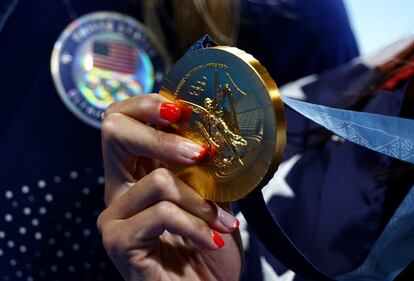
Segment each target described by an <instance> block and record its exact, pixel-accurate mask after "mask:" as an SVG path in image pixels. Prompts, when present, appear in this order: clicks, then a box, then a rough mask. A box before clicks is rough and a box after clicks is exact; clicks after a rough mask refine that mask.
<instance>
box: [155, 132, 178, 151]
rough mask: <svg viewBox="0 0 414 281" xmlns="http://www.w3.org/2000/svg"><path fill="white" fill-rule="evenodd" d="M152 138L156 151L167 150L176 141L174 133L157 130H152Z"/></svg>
mask: <svg viewBox="0 0 414 281" xmlns="http://www.w3.org/2000/svg"><path fill="white" fill-rule="evenodd" d="M154 139H155V142H154V149H155V150H156V151H166V150H167V151H168V150H170V147H172V146H174V144H175V143H176V138H175V136H174V135H172V134H167V133H165V132H162V131H159V130H154Z"/></svg>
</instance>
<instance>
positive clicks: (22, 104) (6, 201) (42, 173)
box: [0, 0, 357, 281]
mask: <svg viewBox="0 0 414 281" xmlns="http://www.w3.org/2000/svg"><path fill="white" fill-rule="evenodd" d="M15 2H16V3H17V5H16V6H15V8H14V11H13V12H12V13H11V14H10V16H9V17H8V19H7V21H6V22H5V24H4V26H3V29H2V30H1V32H0V66H1V69H0V82H1V83H0V85H1V87H0V93H1V97H2V105H3V106H2V110H1V111H0V159H1V160H2V161H1V167H0V179H1V182H0V206H1V209H0V280H20V279H21V280H28V281H30V280H42V281H43V280H76V279H78V280H121V277H120V275H119V274H118V273H117V270H116V269H115V268H114V266H113V265H112V263H111V262H110V261H109V259H108V258H107V256H106V254H105V252H104V250H103V249H102V247H101V242H100V236H99V234H98V232H97V230H96V227H95V220H96V217H97V215H98V213H99V212H100V211H101V210H102V209H103V207H104V206H103V202H102V195H103V178H102V173H103V171H102V162H101V161H102V160H101V147H100V132H99V130H96V129H94V128H91V127H89V126H88V125H86V124H84V123H83V122H82V121H80V120H79V119H78V118H77V117H75V116H74V115H73V114H72V113H71V112H70V111H69V110H68V109H67V108H66V107H65V105H64V104H63V103H62V101H61V100H60V98H59V96H58V94H57V93H56V90H55V87H54V85H53V83H52V78H51V75H50V66H49V63H50V55H51V52H52V48H53V44H54V43H55V41H56V39H57V38H58V36H59V35H60V33H61V32H62V31H63V29H64V28H65V27H66V26H67V25H68V24H69V23H70V22H71V21H72V17H71V15H72V14H73V12H74V13H75V14H76V15H77V16H81V15H83V14H86V13H89V12H94V11H97V10H112V11H118V12H121V13H124V14H129V15H131V16H134V17H136V18H138V19H140V17H141V15H140V8H139V5H138V1H136V2H135V1H112V0H99V1H98V0H90V1H80V0H76V1H55V0H53V1H52V0H50V1H41V2H38V1H30V0H20V1H15ZM64 2H67V3H70V4H71V5H72V7H71V9H69V10H68V7H65V5H64ZM339 3H340V4H338V6H339V7H342V4H341V2H339ZM255 5H258V4H257V3H256V2H253V1H246V2H242V10H243V13H247V14H249V13H250V8H252V7H254V6H255ZM260 5H262V6H260V7H261V8H260V9H262V7H265V6H263V4H260ZM301 5H304V7H303V9H306V8H307V6H306V4H305V2H303V3H302V4H301ZM342 8H343V7H342ZM342 8H341V9H342ZM341 9H340V10H341ZM271 11H272V13H274V14H273V16H272V17H273V18H277V17H278V16H280V14H279V10H278V9H276V8H274V7H272V9H271ZM341 11H342V10H341ZM262 12H263V14H266V15H269V13H270V12H269V11H267V10H266V9H262ZM332 12H333V13H336V12H337V10H336V9H333V10H332ZM342 13H343V12H340V14H342ZM317 16H318V14H317V13H315V16H314V17H315V18H317ZM326 20H328V19H326ZM283 21H285V20H283ZM256 22H257V24H256ZM336 23H338V22H336ZM343 23H345V24H347V23H346V22H340V24H343ZM250 24H251V25H252V27H251V28H250V27H248V26H249V25H250ZM279 24H281V22H279V21H277V19H276V21H275V25H279ZM285 24H287V25H289V24H292V22H291V21H290V20H289V21H288V20H286V22H285ZM293 25H294V26H296V25H297V24H296V23H294V22H293ZM269 26H270V25H269V22H265V21H264V22H262V21H259V18H257V17H256V14H255V15H247V16H246V14H243V18H242V29H241V32H240V37H241V38H240V46H239V47H241V48H245V47H246V49H247V51H249V52H251V53H253V55H255V56H256V57H258V58H260V59H261V60H262V62H263V63H265V65H266V66H267V67H268V68H269V70H271V72H272V74H273V75H275V77H277V76H278V75H280V77H281V78H283V79H280V80H278V81H279V82H282V81H284V82H287V81H289V80H293V79H296V78H299V77H301V76H302V75H304V74H306V71H311V72H314V71H319V70H322V69H324V68H326V67H328V64H323V65H321V64H320V63H319V59H320V58H321V55H320V54H319V53H315V54H314V55H315V58H318V59H316V61H318V63H313V61H312V59H310V60H309V63H304V61H301V62H300V65H302V64H307V65H308V66H307V68H306V71H304V69H303V68H302V67H298V65H293V64H289V63H287V64H286V63H284V62H286V61H287V57H288V56H290V55H293V56H294V54H293V53H291V52H290V51H289V50H290V48H285V49H273V48H267V49H263V50H261V49H260V48H258V47H259V46H261V45H266V46H269V38H275V39H274V40H275V42H274V44H275V45H279V43H276V41H277V42H279V39H276V38H277V37H276V36H272V37H266V36H261V37H260V38H257V37H250V38H252V39H251V40H252V41H253V40H254V43H255V45H251V44H246V43H247V41H246V40H245V39H246V36H247V37H248V36H256V35H257V34H258V33H262V34H263V35H265V34H268V33H267V32H268V28H269ZM347 28H349V27H347ZM288 30H290V32H293V31H294V29H289V28H288ZM304 32H305V33H306V32H307V31H306V30H305V31H304ZM312 32H313V31H312ZM249 34H250V35H249ZM339 37H340V38H343V39H340V40H345V41H348V40H350V41H351V44H347V43H344V45H343V47H341V48H339V47H338V46H337V45H336V44H334V45H333V46H332V50H335V52H334V54H329V55H327V56H337V58H336V59H333V60H332V61H331V63H332V64H341V63H344V62H346V61H348V60H349V59H351V58H352V57H353V56H355V55H356V54H357V51H356V48H354V47H355V46H354V40H353V38H351V37H349V36H345V37H342V35H340V36H339ZM243 38H244V39H243ZM300 38H301V36H298V37H295V38H293V37H291V38H288V37H286V38H284V39H283V40H288V41H289V40H290V41H289V42H291V43H290V44H291V46H297V44H305V43H306V42H305V41H301V40H299V41H297V40H296V39H300ZM309 42H311V41H309ZM330 42H331V41H326V42H325V43H326V44H327V45H328V46H329V45H330V44H331V43H330ZM332 42H333V41H332ZM352 42H353V43H352ZM284 44H288V42H286V43H284ZM249 46H250V47H251V48H253V47H256V48H257V49H254V48H253V49H248V47H249ZM285 46H286V45H285ZM310 46H314V45H310ZM328 46H326V47H325V50H327V49H329V47H328ZM349 46H352V48H349ZM310 49H313V50H315V48H314V47H310ZM261 52H268V54H264V53H263V54H262V53H261ZM274 52H282V53H283V52H284V53H285V55H281V56H280V57H279V56H278V57H273V55H272V53H274ZM315 52H316V50H315ZM344 54H345V55H344ZM261 55H263V57H260V56H261ZM308 55H309V56H311V55H313V54H311V53H308ZM281 58H284V59H283V60H282V59H281ZM297 63H298V64H299V61H298V62H297ZM279 64H280V66H278V65H279ZM330 66H331V65H329V67H330ZM278 69H279V72H277V71H275V70H278ZM285 72H286V73H287V72H289V75H288V76H286V77H285V76H284V75H285V74H284V73H285ZM252 244H253V243H252ZM253 262H254V261H253ZM252 265H253V264H252ZM246 267H247V268H249V267H250V266H249V264H246ZM253 270H255V274H256V276H257V274H259V273H260V268H257V267H256V266H254V267H253ZM247 278H248V280H259V279H256V278H250V277H247Z"/></svg>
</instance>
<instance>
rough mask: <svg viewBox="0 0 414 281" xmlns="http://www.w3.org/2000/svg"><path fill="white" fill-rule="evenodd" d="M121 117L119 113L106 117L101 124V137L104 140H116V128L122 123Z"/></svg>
mask: <svg viewBox="0 0 414 281" xmlns="http://www.w3.org/2000/svg"><path fill="white" fill-rule="evenodd" d="M122 119H123V116H122V114H120V113H112V114H110V115H107V116H106V117H105V119H104V120H103V122H102V128H101V131H102V136H104V137H105V138H111V139H112V138H116V136H117V132H118V128H119V126H120V124H121V122H122Z"/></svg>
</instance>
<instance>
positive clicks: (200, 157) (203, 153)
mask: <svg viewBox="0 0 414 281" xmlns="http://www.w3.org/2000/svg"><path fill="white" fill-rule="evenodd" d="M202 147H203V149H202V150H200V152H199V153H198V154H197V155H194V156H193V157H191V160H197V161H198V160H200V159H203V157H204V156H205V155H206V153H207V150H208V147H207V146H206V145H205V144H203V145H202Z"/></svg>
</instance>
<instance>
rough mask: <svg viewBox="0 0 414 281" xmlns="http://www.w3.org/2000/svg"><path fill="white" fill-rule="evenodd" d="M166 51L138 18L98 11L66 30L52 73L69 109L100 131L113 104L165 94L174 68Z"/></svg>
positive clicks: (78, 20) (75, 22)
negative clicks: (164, 84)
mask: <svg viewBox="0 0 414 281" xmlns="http://www.w3.org/2000/svg"><path fill="white" fill-rule="evenodd" d="M165 53H166V52H165V51H164V50H163V49H162V47H161V45H160V44H158V42H157V40H156V38H155V36H154V35H153V34H152V33H151V31H149V30H148V29H147V28H146V27H145V26H143V25H142V24H141V23H139V22H138V21H137V20H135V19H133V18H131V17H129V16H126V15H123V14H119V13H114V12H96V13H91V14H87V15H84V16H82V17H80V18H78V19H77V20H75V21H74V22H72V23H71V24H70V25H69V26H68V27H67V28H66V29H65V30H64V31H63V32H62V34H61V36H60V37H59V39H58V41H57V42H56V44H55V47H54V49H53V53H52V59H51V72H52V76H53V80H54V82H55V86H56V88H57V90H58V93H59V95H60V97H61V98H62V100H63V102H64V103H65V105H66V106H67V107H68V108H69V110H70V111H71V112H73V113H74V114H75V115H76V116H77V117H79V118H80V119H81V120H82V121H84V122H86V123H87V124H89V125H92V126H93V127H97V128H99V127H100V126H101V119H102V113H103V112H104V111H105V109H106V108H107V107H108V106H109V105H110V104H111V103H113V102H116V101H121V100H124V99H126V98H128V97H132V96H137V95H143V94H145V93H151V92H157V91H158V90H159V88H160V82H161V80H162V78H163V75H164V73H165V70H166V69H167V68H168V65H169V59H168V57H167V56H166V55H165Z"/></svg>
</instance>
